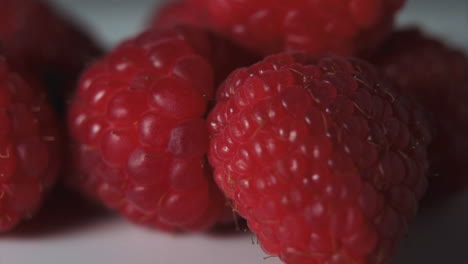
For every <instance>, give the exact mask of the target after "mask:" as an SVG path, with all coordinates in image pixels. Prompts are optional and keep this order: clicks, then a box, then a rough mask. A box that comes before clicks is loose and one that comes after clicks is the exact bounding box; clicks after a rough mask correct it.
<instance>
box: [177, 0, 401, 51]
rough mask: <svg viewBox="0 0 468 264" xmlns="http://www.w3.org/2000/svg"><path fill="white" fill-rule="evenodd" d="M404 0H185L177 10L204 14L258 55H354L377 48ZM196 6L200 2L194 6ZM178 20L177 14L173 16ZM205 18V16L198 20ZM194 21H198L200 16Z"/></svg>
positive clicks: (182, 16) (207, 21) (210, 23)
mask: <svg viewBox="0 0 468 264" xmlns="http://www.w3.org/2000/svg"><path fill="white" fill-rule="evenodd" d="M404 3H405V0H289V1H271V0H256V1H251V0H186V1H179V3H178V4H176V5H178V6H179V7H178V8H177V10H178V11H177V12H173V14H174V15H175V16H177V15H180V20H182V22H192V21H193V19H191V18H193V16H187V15H186V14H187V13H188V11H185V12H183V11H181V10H183V9H184V5H185V9H186V10H192V12H194V13H195V12H198V13H200V14H206V15H204V16H206V19H205V21H202V22H203V23H205V24H206V25H207V26H208V27H209V28H211V29H213V30H215V31H217V32H219V33H221V34H223V35H224V36H226V37H228V38H230V39H232V40H234V41H235V42H237V43H238V44H240V45H242V46H243V47H246V48H248V49H250V50H251V51H253V52H256V53H257V54H260V55H270V54H274V53H277V52H281V51H305V52H307V53H309V54H312V55H314V56H322V55H324V54H328V53H331V54H339V55H355V54H358V53H361V52H367V51H369V50H372V49H374V48H375V47H376V46H377V45H378V44H379V43H380V42H381V41H383V40H384V39H385V38H386V37H387V35H388V34H389V33H390V32H391V29H392V27H393V20H394V16H395V14H396V13H397V11H398V10H399V9H400V8H401V7H402V6H403V5H404ZM191 6H195V7H196V8H191ZM172 21H174V22H175V21H176V20H174V19H173V20H172ZM199 21H201V20H199ZM199 21H198V22H196V23H200V22H199Z"/></svg>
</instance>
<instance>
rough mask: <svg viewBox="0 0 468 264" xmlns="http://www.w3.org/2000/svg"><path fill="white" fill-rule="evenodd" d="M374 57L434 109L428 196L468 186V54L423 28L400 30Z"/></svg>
mask: <svg viewBox="0 0 468 264" xmlns="http://www.w3.org/2000/svg"><path fill="white" fill-rule="evenodd" d="M373 61H374V62H375V63H376V64H377V65H378V66H379V67H380V68H382V71H383V73H384V74H385V75H386V77H387V78H389V79H390V80H392V81H393V82H395V84H396V85H397V86H396V87H398V88H399V90H400V91H401V93H403V94H405V95H408V96H410V97H412V98H414V99H415V100H418V101H420V102H421V103H422V104H423V105H424V107H425V108H426V110H427V111H428V112H429V113H430V114H431V117H432V118H431V120H430V121H431V124H432V126H433V127H434V128H435V130H436V131H435V137H434V141H433V143H432V144H431V145H430V148H429V153H430V156H429V158H430V161H431V177H430V181H429V187H430V188H429V190H428V199H433V198H437V197H439V198H440V197H443V196H446V195H448V194H453V193H455V192H456V191H458V190H462V189H465V188H467V187H468V168H467V166H466V164H465V162H466V157H467V153H468V137H467V134H468V122H467V120H468V58H467V56H465V55H464V54H463V53H462V52H461V51H459V50H457V49H455V48H452V47H449V46H447V45H445V44H444V43H443V42H442V41H440V40H438V39H435V38H433V37H429V36H426V35H425V34H423V33H421V32H420V31H419V30H418V29H415V28H410V29H405V30H401V31H397V32H395V33H394V34H393V35H392V37H391V38H390V39H389V40H388V41H387V42H386V43H385V44H384V45H383V46H382V48H381V49H380V50H379V52H378V53H377V54H376V55H374V58H373Z"/></svg>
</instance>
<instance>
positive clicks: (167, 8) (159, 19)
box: [150, 1, 208, 28]
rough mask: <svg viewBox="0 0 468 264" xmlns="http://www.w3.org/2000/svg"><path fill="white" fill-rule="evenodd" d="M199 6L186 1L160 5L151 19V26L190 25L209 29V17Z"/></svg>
mask: <svg viewBox="0 0 468 264" xmlns="http://www.w3.org/2000/svg"><path fill="white" fill-rule="evenodd" d="M203 11H204V10H203V9H201V8H199V7H198V5H193V4H191V3H187V2H184V1H173V2H169V3H167V4H165V5H163V6H162V7H161V6H160V5H158V9H157V11H156V13H155V14H154V15H153V16H152V17H151V21H150V25H151V26H153V27H158V28H163V27H172V26H174V25H190V26H197V27H207V25H208V21H207V17H208V15H207V14H206V12H203Z"/></svg>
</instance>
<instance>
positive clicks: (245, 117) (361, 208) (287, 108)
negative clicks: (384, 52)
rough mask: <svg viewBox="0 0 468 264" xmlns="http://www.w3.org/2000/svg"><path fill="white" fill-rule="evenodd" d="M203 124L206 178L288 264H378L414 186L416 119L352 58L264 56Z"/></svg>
mask: <svg viewBox="0 0 468 264" xmlns="http://www.w3.org/2000/svg"><path fill="white" fill-rule="evenodd" d="M217 99H218V100H219V101H218V103H217V105H216V107H215V108H214V109H213V110H212V112H211V113H210V115H209V118H208V122H209V125H210V132H211V134H212V139H211V143H210V151H209V159H210V163H211V164H212V165H213V166H214V169H215V172H214V175H215V180H216V182H217V183H218V186H220V188H221V189H222V190H223V191H224V193H225V194H226V195H227V196H228V197H229V198H231V199H232V200H233V202H234V206H235V209H236V210H237V211H238V212H239V214H240V215H241V216H243V217H245V218H246V219H247V221H248V225H249V227H250V229H251V230H252V231H253V232H255V233H256V235H257V236H258V238H259V241H260V242H261V244H262V246H263V248H264V250H265V251H266V252H268V253H270V254H273V255H278V256H279V257H280V258H281V259H282V260H283V261H285V262H286V263H288V264H296V263H298V264H304V263H366V264H380V263H388V260H389V258H390V257H391V256H392V255H393V253H394V251H395V247H396V244H397V242H398V240H399V239H400V238H401V237H402V235H404V234H405V233H406V227H407V224H408V222H409V221H410V220H411V219H412V218H413V217H414V215H415V212H416V209H417V201H418V200H419V199H420V198H421V196H422V195H423V193H424V190H425V188H426V184H427V182H426V177H425V172H426V169H427V167H428V162H427V160H426V154H427V153H426V145H427V142H428V140H429V138H430V134H429V133H428V128H427V127H426V123H425V119H424V117H423V114H422V112H421V111H420V110H419V108H417V107H416V106H413V105H410V103H409V102H407V101H405V100H404V98H400V97H398V96H397V95H396V94H394V93H393V92H392V91H391V90H390V88H389V87H388V86H386V84H384V83H382V82H379V79H378V78H377V76H376V73H375V71H374V69H373V68H371V66H370V65H368V64H367V63H365V62H362V61H358V60H355V59H343V58H339V57H326V58H322V59H320V60H309V59H307V58H305V57H304V56H303V55H297V54H296V55H289V54H280V55H275V56H270V57H267V58H266V59H265V60H264V61H262V62H260V63H258V64H255V65H253V66H251V67H249V68H242V69H239V70H237V71H235V72H234V73H232V74H231V75H230V77H228V79H227V80H226V82H225V83H224V84H223V86H221V88H220V90H219V93H218V97H217Z"/></svg>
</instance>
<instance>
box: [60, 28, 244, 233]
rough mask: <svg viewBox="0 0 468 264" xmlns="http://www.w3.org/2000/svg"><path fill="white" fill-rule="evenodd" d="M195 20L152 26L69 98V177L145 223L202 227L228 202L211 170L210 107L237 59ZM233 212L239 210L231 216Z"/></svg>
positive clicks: (89, 72)
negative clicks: (183, 24)
mask: <svg viewBox="0 0 468 264" xmlns="http://www.w3.org/2000/svg"><path fill="white" fill-rule="evenodd" d="M226 44H227V43H226V42H225V41H224V40H222V39H219V38H217V37H216V36H215V35H213V34H211V33H209V32H207V31H204V30H200V29H195V28H190V27H175V28H173V29H167V30H156V29H151V30H148V31H146V32H144V33H142V34H140V35H138V36H137V37H135V38H133V39H130V40H128V41H125V42H123V43H122V44H120V45H119V46H118V47H117V48H116V49H115V50H113V51H112V52H110V53H109V54H108V55H107V56H106V57H104V58H103V59H102V60H100V61H98V62H97V63H96V64H95V65H93V66H92V67H91V68H89V69H88V70H87V71H86V72H85V74H84V75H83V77H82V79H81V81H80V83H79V87H78V91H77V94H76V96H75V98H74V100H73V102H72V104H71V106H70V114H69V128H70V135H71V138H72V140H73V141H74V145H73V146H72V155H73V156H74V158H73V162H74V163H75V164H74V166H75V168H74V175H73V176H72V177H71V178H70V179H69V180H70V182H71V184H72V185H73V186H74V187H75V188H77V189H79V190H80V191H81V192H83V193H85V194H87V195H88V196H91V197H94V198H95V199H97V200H99V201H100V202H102V203H103V204H104V205H106V206H107V207H109V208H112V209H114V210H116V211H119V212H120V214H121V215H123V216H125V217H127V218H129V219H130V220H131V221H133V222H136V223H138V224H142V225H147V226H152V227H157V228H160V229H164V230H187V231H198V230H203V229H206V228H209V227H211V226H212V225H214V224H215V223H216V222H218V221H220V220H223V219H222V218H223V216H224V211H225V210H229V209H228V208H227V207H226V206H225V205H224V203H225V198H224V197H223V195H222V194H221V192H220V191H219V189H218V188H217V187H216V185H215V183H214V181H213V180H212V178H211V169H210V168H209V166H208V165H207V161H206V153H207V150H208V144H209V138H208V131H207V127H206V124H205V115H206V113H207V110H208V107H209V105H210V104H211V101H212V100H213V98H214V87H215V79H223V78H224V77H225V76H223V74H226V73H224V72H225V71H227V69H228V68H230V70H232V69H233V68H234V67H236V66H237V65H230V66H229V67H227V66H228V64H229V63H233V62H235V61H236V59H232V60H231V59H230V57H231V56H236V54H237V53H236V51H235V50H230V48H232V46H229V45H226ZM231 218H232V214H231Z"/></svg>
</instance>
